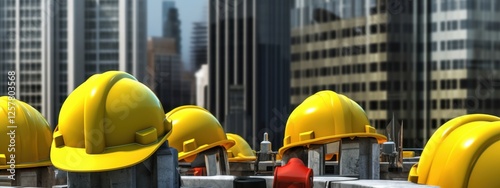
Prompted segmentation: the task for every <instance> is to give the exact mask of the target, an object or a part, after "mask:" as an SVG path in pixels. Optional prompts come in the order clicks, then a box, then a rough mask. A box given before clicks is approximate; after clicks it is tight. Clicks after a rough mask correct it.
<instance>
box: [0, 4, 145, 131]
mask: <svg viewBox="0 0 500 188" xmlns="http://www.w3.org/2000/svg"><path fill="white" fill-rule="evenodd" d="M146 3H147V1H145V0H125V1H120V0H86V1H74V0H50V1H38V0H22V1H10V0H8V1H2V2H0V20H2V22H1V23H2V24H5V25H3V26H2V27H1V28H0V33H2V34H3V36H6V37H5V38H6V40H5V43H3V44H2V45H1V47H0V48H1V49H0V53H1V55H2V56H1V59H2V61H0V66H2V69H1V76H2V79H3V77H6V76H4V75H5V74H6V71H8V70H13V71H16V72H17V73H18V82H19V83H18V84H17V95H18V96H17V97H18V98H19V99H21V100H23V101H25V102H27V103H29V104H31V105H33V106H34V107H35V108H36V109H37V110H39V111H40V112H41V113H42V114H43V115H44V116H45V117H46V118H47V120H48V121H49V123H50V124H51V125H52V126H54V127H55V125H56V124H57V118H58V114H59V109H60V107H61V106H62V103H63V102H64V100H65V99H66V97H67V95H68V94H69V93H70V92H71V91H72V90H73V89H74V88H76V87H77V86H78V85H80V84H81V83H83V82H84V81H85V80H86V79H87V78H88V77H89V76H91V75H93V74H95V73H100V72H104V71H108V70H121V71H126V72H129V73H131V74H133V75H134V76H136V77H137V78H138V79H139V80H142V79H143V78H144V67H145V62H146V53H145V50H146V30H145V28H146V14H145V13H146ZM3 41H4V40H2V42H3ZM3 83H6V82H3ZM5 88H6V87H2V88H1V89H0V93H5V92H4V91H5Z"/></svg>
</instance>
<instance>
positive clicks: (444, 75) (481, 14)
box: [291, 0, 500, 147]
mask: <svg viewBox="0 0 500 188" xmlns="http://www.w3.org/2000/svg"><path fill="white" fill-rule="evenodd" d="M389 2H392V3H389ZM497 7H498V8H497ZM499 13H500V3H497V2H496V1H489V0H485V1H448V0H438V1H386V0H370V1H362V0H354V1H344V0H342V1H341V0H333V1H332V0H320V1H307V0H297V1H296V2H295V5H294V8H293V10H292V38H291V40H292V55H291V56H292V65H291V74H292V82H291V91H292V98H291V103H292V104H293V105H298V104H300V102H301V101H302V100H304V99H305V98H306V97H307V96H309V95H311V94H313V93H315V92H317V91H319V90H322V89H330V90H334V91H337V92H339V93H342V94H345V95H347V96H349V97H351V98H352V99H354V100H355V101H357V102H358V103H359V104H360V105H361V106H362V107H363V108H364V109H365V111H366V112H367V115H368V118H369V119H370V120H371V123H372V125H374V126H375V127H377V128H378V129H379V130H384V128H385V126H387V124H388V122H389V121H388V120H390V119H391V118H392V116H393V114H395V117H396V118H397V119H398V120H400V121H402V122H403V125H404V145H405V147H423V146H424V144H425V142H426V141H427V139H428V138H429V137H430V135H431V134H432V133H433V131H435V130H436V129H437V128H438V127H439V126H440V125H442V124H443V123H445V122H446V121H447V120H449V119H451V118H454V117H457V116H459V115H463V114H467V113H487V114H498V113H499V110H500V108H498V107H495V106H494V105H492V104H498V103H500V100H499V95H498V94H495V90H497V89H498V88H500V87H499V86H500V84H497V83H498V81H500V79H499V78H500V76H498V74H495V73H496V71H498V69H499V68H500V61H496V60H495V59H496V56H497V54H496V53H495V52H496V51H498V50H499V49H500V42H497V41H498V40H499V37H498V35H497V34H496V32H498V30H499V28H500V27H498V25H497V24H498V22H496V21H494V20H491V19H490V18H492V17H495V16H496V15H498V14H499ZM497 43H498V44H497ZM496 47H499V48H496Z"/></svg>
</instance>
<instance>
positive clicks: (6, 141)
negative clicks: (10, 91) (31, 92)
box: [0, 96, 52, 169]
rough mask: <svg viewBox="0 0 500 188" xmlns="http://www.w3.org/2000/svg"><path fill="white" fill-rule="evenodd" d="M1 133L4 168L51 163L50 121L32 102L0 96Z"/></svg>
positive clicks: (0, 154)
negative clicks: (48, 121) (27, 102)
mask: <svg viewBox="0 0 500 188" xmlns="http://www.w3.org/2000/svg"><path fill="white" fill-rule="evenodd" d="M0 135H1V136H0V169H8V168H11V164H14V165H15V166H14V165H12V167H14V168H33V167H42V166H50V165H51V163H50V155H49V153H50V142H52V133H51V130H50V126H49V123H47V121H46V120H45V118H44V117H43V116H42V114H40V112H38V111H37V110H36V109H34V108H33V107H31V106H30V105H29V104H26V103H24V102H22V101H19V100H16V99H13V98H11V99H9V97H7V96H2V97H0ZM11 155H14V156H13V158H11Z"/></svg>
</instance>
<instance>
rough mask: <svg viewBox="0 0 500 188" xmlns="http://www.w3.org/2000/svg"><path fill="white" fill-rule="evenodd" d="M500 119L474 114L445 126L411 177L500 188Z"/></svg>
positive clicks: (422, 181)
mask: <svg viewBox="0 0 500 188" xmlns="http://www.w3.org/2000/svg"><path fill="white" fill-rule="evenodd" d="M498 151H500V118H499V117H496V116H491V115H485V114H471V115H464V116H460V117H457V118H454V119H452V120H450V121H448V122H446V123H445V124H444V125H442V126H441V127H440V128H439V129H437V130H436V132H435V133H434V134H433V135H432V137H431V138H430V139H429V141H428V142H427V144H426V146H425V148H424V150H423V151H422V155H421V156H420V160H419V162H418V164H415V165H414V166H413V167H412V168H411V170H410V174H409V176H408V180H409V181H412V182H414V183H419V184H427V185H437V186H439V187H443V188H447V187H500V181H498V174H497V170H498V169H500V160H499V159H500V153H499V152H498Z"/></svg>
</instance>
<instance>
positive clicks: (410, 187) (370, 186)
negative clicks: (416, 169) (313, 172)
mask: <svg viewBox="0 0 500 188" xmlns="http://www.w3.org/2000/svg"><path fill="white" fill-rule="evenodd" d="M330 187H331V188H379V187H380V188H382V187H384V188H399V187H401V188H402V187H404V188H429V187H438V186H429V185H420V184H415V183H411V182H408V181H393V180H356V181H340V182H332V184H331V186H330Z"/></svg>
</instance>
